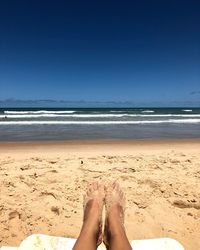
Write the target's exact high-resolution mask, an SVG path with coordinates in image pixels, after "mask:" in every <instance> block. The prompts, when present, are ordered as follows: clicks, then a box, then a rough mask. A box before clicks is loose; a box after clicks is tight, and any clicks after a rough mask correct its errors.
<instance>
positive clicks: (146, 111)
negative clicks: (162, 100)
mask: <svg viewBox="0 0 200 250" xmlns="http://www.w3.org/2000/svg"><path fill="white" fill-rule="evenodd" d="M154 112H155V111H153V110H143V111H142V113H154Z"/></svg>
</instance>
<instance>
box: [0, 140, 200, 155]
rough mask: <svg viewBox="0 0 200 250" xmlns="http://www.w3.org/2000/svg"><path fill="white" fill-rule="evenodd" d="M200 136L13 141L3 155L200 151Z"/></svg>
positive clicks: (2, 147) (4, 145)
mask: <svg viewBox="0 0 200 250" xmlns="http://www.w3.org/2000/svg"><path fill="white" fill-rule="evenodd" d="M198 148H200V139H178V140H177V139H174V140H172V139H165V140H160V139H159V140H132V139H130V140H104V139H102V140H65V141H23V142H19V141H13V142H0V155H8V154H12V153H13V154H15V153H18V152H19V153H20V152H22V151H23V150H24V151H26V154H34V155H35V154H39V155H41V154H42V151H43V150H45V151H46V152H48V153H53V155H55V154H63V153H64V152H67V153H68V154H73V153H76V152H77V151H78V152H79V154H81V155H82V154H84V153H87V154H88V153H89V154H90V155H97V154H107V155H108V154H111V155H113V154H114V155H116V154H117V155H129V154H137V153H139V152H142V153H147V154H151V153H152V154H153V153H156V152H160V151H162V150H166V151H168V152H170V151H172V150H178V151H181V150H186V151H189V152H199V151H200V150H198Z"/></svg>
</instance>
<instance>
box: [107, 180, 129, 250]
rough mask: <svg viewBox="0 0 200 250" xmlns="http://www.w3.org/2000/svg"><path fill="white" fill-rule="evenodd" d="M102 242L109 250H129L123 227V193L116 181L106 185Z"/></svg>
mask: <svg viewBox="0 0 200 250" xmlns="http://www.w3.org/2000/svg"><path fill="white" fill-rule="evenodd" d="M105 205H106V220H105V228H104V237H103V238H104V239H103V240H104V244H105V245H106V248H107V249H109V250H131V249H132V248H131V245H130V243H129V241H128V238H127V236H126V232H125V228H124V207H125V195H124V193H123V192H122V190H121V188H120V186H119V184H118V183H116V182H114V183H113V184H112V185H110V186H108V188H107V193H106V197H105Z"/></svg>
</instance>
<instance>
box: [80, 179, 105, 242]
mask: <svg viewBox="0 0 200 250" xmlns="http://www.w3.org/2000/svg"><path fill="white" fill-rule="evenodd" d="M104 199H105V190H104V185H102V184H100V183H98V182H93V183H91V184H90V185H88V189H87V192H86V194H85V196H84V217H83V222H84V223H83V226H84V225H85V226H86V227H87V229H88V228H91V230H94V235H95V237H96V239H97V246H98V245H100V244H101V242H102V210H103V204H104Z"/></svg>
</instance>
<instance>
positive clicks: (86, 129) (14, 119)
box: [0, 108, 200, 141]
mask: <svg viewBox="0 0 200 250" xmlns="http://www.w3.org/2000/svg"><path fill="white" fill-rule="evenodd" d="M158 138H160V139H161V138H169V139H170V138H173V139H174V138H200V108H84V109H80V108H79V109H77V108H70V109H61V108H21V109H20V108H9V109H8V108H7V109H6V108H4V109H0V141H18V140H20V141H27V140H28V141H31V140H67V139H69V140H71V139H158Z"/></svg>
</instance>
